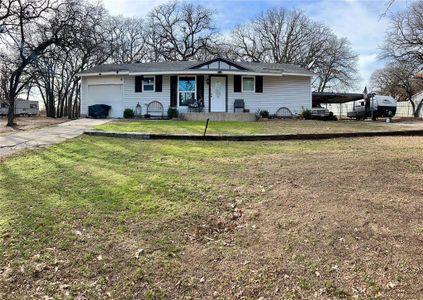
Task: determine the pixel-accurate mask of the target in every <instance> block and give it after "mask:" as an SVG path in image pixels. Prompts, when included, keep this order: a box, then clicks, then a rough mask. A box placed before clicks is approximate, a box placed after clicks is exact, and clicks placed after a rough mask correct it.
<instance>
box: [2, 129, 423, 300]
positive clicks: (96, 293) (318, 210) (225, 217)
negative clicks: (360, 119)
mask: <svg viewBox="0 0 423 300" xmlns="http://www.w3.org/2000/svg"><path fill="white" fill-rule="evenodd" d="M152 123H154V122H147V124H152ZM369 141H370V142H369ZM421 145H422V143H421V141H420V140H419V138H403V139H402V138H383V139H382V138H381V139H370V140H369V139H347V140H329V141H314V142H260V143H250V142H245V143H244V142H242V143H236V142H184V141H134V140H122V139H114V138H96V137H88V136H83V137H79V138H76V139H73V140H71V141H67V142H65V143H62V144H58V145H54V146H51V147H49V148H47V149H38V150H33V151H26V152H22V153H20V154H18V155H15V156H12V157H10V158H8V159H6V160H4V161H2V162H1V163H0V241H1V242H0V253H1V255H0V298H1V299H25V298H28V295H31V297H33V298H37V299H42V298H45V297H51V298H58V299H61V298H77V297H80V298H82V297H85V298H88V299H100V298H102V299H104V298H113V299H128V298H129V299H131V298H137V299H162V298H164V299H177V298H184V297H185V296H186V297H185V298H213V297H215V296H216V295H215V292H217V293H218V296H219V297H221V298H222V299H233V298H239V297H241V296H240V295H241V293H243V294H242V297H244V298H246V299H258V298H259V297H260V296H262V295H264V296H265V297H266V298H269V299H271V298H282V299H283V298H288V297H289V295H290V294H291V295H293V294H292V293H294V294H295V295H297V296H298V297H299V298H304V299H307V298H311V297H313V295H314V294H315V292H316V291H320V292H321V293H322V295H323V296H328V297H336V298H345V297H350V295H352V294H353V289H352V288H353V287H354V288H355V287H356V286H358V287H365V288H366V289H364V292H362V294H360V296H362V298H369V297H370V296H374V294H376V292H375V291H373V290H371V289H369V288H368V286H367V281H366V280H367V279H366V278H372V280H373V282H375V284H372V286H376V285H377V287H380V291H379V290H377V293H379V292H380V293H382V295H383V296H386V298H392V299H395V298H398V297H396V296H397V295H404V294H403V293H404V292H403V291H404V290H405V291H406V293H409V294H407V296H409V297H407V298H415V297H413V296H414V295H415V293H416V289H418V284H417V282H418V278H419V276H417V273H418V271H419V269H418V267H416V266H418V265H419V260H416V257H418V255H416V253H420V252H418V251H420V248H421V244H420V243H419V237H420V236H421V234H420V233H419V232H418V230H414V229H413V230H410V228H416V229H419V228H421V223H420V219H419V215H418V214H416V213H415V211H416V209H417V208H418V207H420V205H421V197H420V195H421V194H420V193H421V188H420V187H421V175H422V171H423V170H422V169H421V167H420V168H419V167H418V166H421V165H422V161H421V157H422V156H421V155H420V154H421V153H422V146H421ZM392 166H395V172H392V171H391V170H392ZM410 166H413V168H411V167H410ZM357 169H359V170H360V172H356V171H355V170H357ZM369 174H371V175H372V176H371V178H372V180H366V178H367V177H369V176H370V175H369ZM369 178H370V177H369ZM351 182H358V183H359V184H357V185H356V184H351ZM387 182H389V184H390V185H392V186H390V187H389V189H387V188H386V186H387V185H386V184H387ZM402 199H405V200H402ZM419 201H420V202H419ZM234 213H238V214H239V215H240V216H239V215H238V216H237V217H236V216H235V217H234ZM368 220H370V221H368ZM369 222H371V224H370V225H368V224H369ZM384 222H385V223H384ZM373 223H374V224H379V225H378V226H373V227H372V224H373ZM388 227H389V230H392V236H391V237H389V236H388V237H385V235H388V233H387V232H388V229H385V228H388ZM374 230H383V231H381V232H374ZM340 237H343V238H344V242H340ZM393 237H395V238H393ZM356 238H357V239H356ZM329 239H333V243H332V244H331V245H328V242H327V241H328V240H329ZM397 247H406V250H407V251H405V249H404V248H397ZM351 249H354V250H355V251H351ZM380 251H383V253H386V254H387V255H383V256H380ZM392 255H395V261H393V260H392V258H391V257H392ZM417 259H418V258H417ZM369 261H371V262H372V265H371V268H370V267H369V265H368V262H369ZM335 263H336V264H337V265H338V266H339V269H337V270H336V271H334V270H333V269H332V268H331V266H332V265H334V264H335ZM353 265H354V269H351V266H353ZM386 265H389V270H387V269H383V268H384V267H385V266H386ZM398 265H400V266H398ZM355 270H357V271H355ZM373 270H384V271H383V273H381V274H379V273H373V272H374V271H373ZM317 271H318V272H319V273H320V275H319V276H317V275H315V274H316V272H317ZM203 277H204V280H201V279H202V278H203ZM397 277H402V279H401V284H402V285H406V286H405V287H404V288H403V287H401V289H400V290H399V291H400V292H401V294H395V292H397V290H396V289H386V288H385V287H386V281H394V282H395V283H396V282H397V281H399V280H396V278H397ZM413 287H415V288H414V290H413ZM407 288H408V289H410V290H407ZM386 293H394V294H386ZM413 293H414V294H413ZM367 296H369V297H367Z"/></svg>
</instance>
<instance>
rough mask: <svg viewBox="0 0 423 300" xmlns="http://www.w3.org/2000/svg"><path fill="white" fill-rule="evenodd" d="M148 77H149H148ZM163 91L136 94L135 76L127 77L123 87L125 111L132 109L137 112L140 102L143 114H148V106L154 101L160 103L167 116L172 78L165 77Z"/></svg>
mask: <svg viewBox="0 0 423 300" xmlns="http://www.w3.org/2000/svg"><path fill="white" fill-rule="evenodd" d="M146 77H147V76H146ZM162 84H163V85H162V91H161V92H155V91H154V90H153V91H145V92H142V93H135V76H125V77H124V85H123V109H125V108H131V109H133V110H134V111H135V107H136V106H137V104H138V102H139V103H140V105H141V110H142V114H143V115H144V114H146V113H147V105H148V104H149V103H150V102H152V101H159V102H160V103H161V104H162V105H163V113H164V115H166V114H167V109H168V108H169V106H170V76H168V75H164V76H163V83H162Z"/></svg>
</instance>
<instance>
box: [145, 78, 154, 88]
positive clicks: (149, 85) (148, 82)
mask: <svg viewBox="0 0 423 300" xmlns="http://www.w3.org/2000/svg"><path fill="white" fill-rule="evenodd" d="M143 89H144V91H154V77H144V79H143Z"/></svg>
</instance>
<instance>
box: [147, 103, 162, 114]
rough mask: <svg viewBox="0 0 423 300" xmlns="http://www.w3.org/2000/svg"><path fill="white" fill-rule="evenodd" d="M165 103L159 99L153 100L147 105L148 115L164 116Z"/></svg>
mask: <svg viewBox="0 0 423 300" xmlns="http://www.w3.org/2000/svg"><path fill="white" fill-rule="evenodd" d="M163 113H164V109H163V104H161V103H160V102H159V101H152V102H150V103H149V104H148V105H147V115H149V116H151V117H159V118H163Z"/></svg>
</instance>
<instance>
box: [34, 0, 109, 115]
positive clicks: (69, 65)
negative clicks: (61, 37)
mask: <svg viewBox="0 0 423 300" xmlns="http://www.w3.org/2000/svg"><path fill="white" fill-rule="evenodd" d="M75 17H76V20H77V21H75V22H74V24H73V28H72V31H71V32H70V33H69V35H68V42H67V43H66V44H63V43H60V44H59V45H53V46H52V47H50V48H49V49H48V51H45V52H44V53H43V55H41V56H40V57H39V59H38V61H37V64H35V65H34V68H33V71H34V72H35V74H36V77H35V79H34V81H35V82H36V86H37V87H38V89H39V92H40V94H41V97H42V99H43V102H44V105H45V107H46V111H47V116H49V117H64V116H67V117H68V118H75V117H78V116H79V92H78V91H79V88H80V78H79V77H78V76H77V74H78V73H79V72H81V71H82V70H84V69H87V68H90V67H93V66H95V65H98V64H102V63H104V62H106V61H107V60H108V59H109V58H110V57H111V55H112V53H113V51H114V49H115V48H117V45H115V42H114V40H113V38H114V37H115V36H114V35H113V34H110V32H111V31H112V30H113V29H114V26H113V22H110V19H109V16H108V14H107V12H106V11H105V9H104V7H103V6H102V5H99V4H91V3H89V2H82V1H81V2H80V3H79V6H78V11H77V12H76V15H75Z"/></svg>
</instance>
